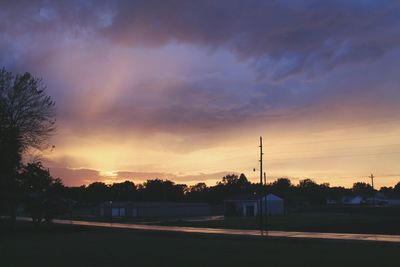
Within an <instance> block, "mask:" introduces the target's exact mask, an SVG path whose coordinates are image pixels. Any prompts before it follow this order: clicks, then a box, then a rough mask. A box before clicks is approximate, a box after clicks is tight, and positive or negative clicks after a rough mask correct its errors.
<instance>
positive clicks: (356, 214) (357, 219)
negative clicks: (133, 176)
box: [157, 207, 400, 266]
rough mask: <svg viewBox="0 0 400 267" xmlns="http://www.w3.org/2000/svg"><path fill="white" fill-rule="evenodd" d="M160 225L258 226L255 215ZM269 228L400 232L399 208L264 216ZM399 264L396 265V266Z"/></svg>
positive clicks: (368, 232)
mask: <svg viewBox="0 0 400 267" xmlns="http://www.w3.org/2000/svg"><path fill="white" fill-rule="evenodd" d="M157 224H161V225H176V226H191V227H208V228H227V229H259V227H260V220H259V218H258V217H250V218H249V217H248V218H243V217H227V218H225V219H223V220H214V221H198V222H187V221H182V220H175V221H163V222H161V223H157ZM266 225H267V227H268V229H269V230H281V231H302V232H327V233H367V234H389V235H390V234H394V235H400V209H399V208H384V207H377V208H363V207H361V208H358V207H357V208H336V209H329V210H320V211H318V212H315V211H313V212H310V211H305V212H293V213H290V214H288V215H283V216H268V217H267V218H266ZM399 266H400V265H399Z"/></svg>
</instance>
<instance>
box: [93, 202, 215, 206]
mask: <svg viewBox="0 0 400 267" xmlns="http://www.w3.org/2000/svg"><path fill="white" fill-rule="evenodd" d="M111 205H112V206H113V207H115V208H117V207H126V206H131V207H200V206H209V204H207V203H202V202H171V201H112V202H110V201H105V202H103V203H101V204H100V206H111Z"/></svg>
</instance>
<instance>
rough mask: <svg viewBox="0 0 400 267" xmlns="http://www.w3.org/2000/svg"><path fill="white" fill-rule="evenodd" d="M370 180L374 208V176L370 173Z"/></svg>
mask: <svg viewBox="0 0 400 267" xmlns="http://www.w3.org/2000/svg"><path fill="white" fill-rule="evenodd" d="M369 178H371V184H372V193H373V201H374V203H373V204H374V206H375V188H374V178H375V177H374V175H373V174H372V173H371V176H370V177H369Z"/></svg>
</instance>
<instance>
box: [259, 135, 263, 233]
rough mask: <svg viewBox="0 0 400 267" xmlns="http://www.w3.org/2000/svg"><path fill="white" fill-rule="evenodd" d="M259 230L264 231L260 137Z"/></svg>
mask: <svg viewBox="0 0 400 267" xmlns="http://www.w3.org/2000/svg"><path fill="white" fill-rule="evenodd" d="M259 192H260V194H259V197H260V214H259V216H260V230H261V231H263V230H264V218H263V147H262V137H261V136H260V190H259Z"/></svg>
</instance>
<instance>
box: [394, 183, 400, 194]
mask: <svg viewBox="0 0 400 267" xmlns="http://www.w3.org/2000/svg"><path fill="white" fill-rule="evenodd" d="M393 191H394V193H395V194H397V195H400V182H398V183H397V184H396V185H395V186H394V188H393Z"/></svg>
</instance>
